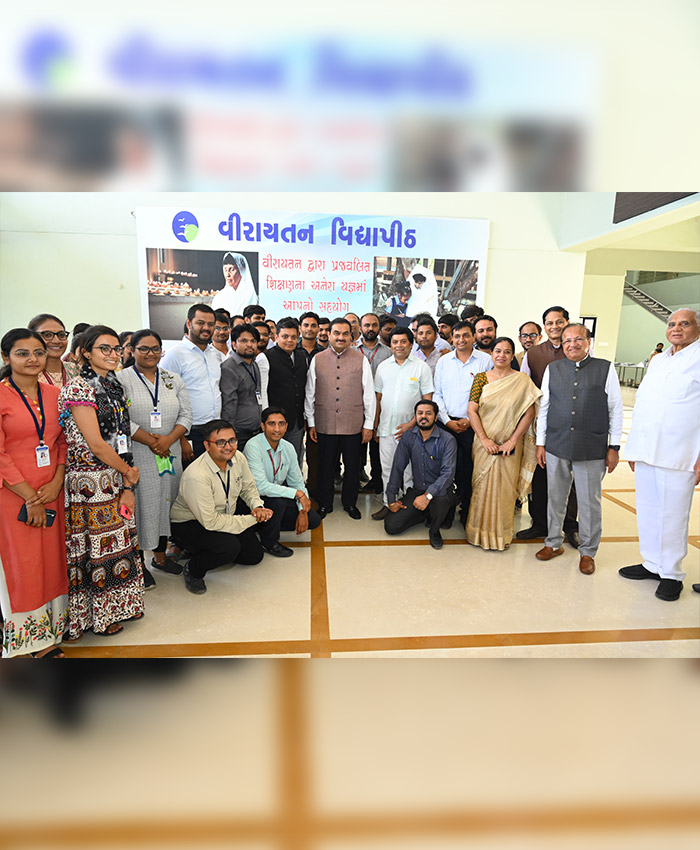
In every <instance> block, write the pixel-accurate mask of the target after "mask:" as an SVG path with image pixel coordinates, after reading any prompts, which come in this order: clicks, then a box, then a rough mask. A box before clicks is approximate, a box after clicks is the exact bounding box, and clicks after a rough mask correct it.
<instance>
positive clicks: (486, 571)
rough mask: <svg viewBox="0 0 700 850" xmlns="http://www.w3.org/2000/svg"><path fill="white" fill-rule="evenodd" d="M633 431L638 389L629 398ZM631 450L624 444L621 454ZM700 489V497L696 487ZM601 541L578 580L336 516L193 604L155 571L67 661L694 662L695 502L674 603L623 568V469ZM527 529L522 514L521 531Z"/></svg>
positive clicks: (559, 567)
mask: <svg viewBox="0 0 700 850" xmlns="http://www.w3.org/2000/svg"><path fill="white" fill-rule="evenodd" d="M624 396H625V402H626V405H627V406H626V408H625V432H626V431H627V430H628V428H629V423H630V419H631V406H630V405H631V404H632V403H633V398H634V394H633V391H630V390H625V391H624ZM623 451H624V447H623ZM699 489H700V488H699ZM604 496H605V498H604V499H603V542H602V544H601V547H600V550H599V552H598V556H597V558H596V572H595V574H594V575H593V576H583V575H581V573H579V571H578V556H577V554H576V552H575V551H574V550H573V549H571V548H570V547H568V546H567V545H565V550H566V551H565V554H564V555H563V556H562V557H560V558H557V559H556V560H555V561H552V562H549V563H541V562H539V561H537V560H536V559H535V557H534V554H535V552H536V551H537V549H538V548H539V547H540V546H541V545H542V544H541V542H540V541H532V542H523V543H517V544H514V545H513V546H511V548H510V550H508V551H506V552H484V551H482V550H481V549H478V548H476V547H473V546H469V545H468V544H466V542H465V541H464V531H463V529H462V528H461V527H459V526H457V524H455V525H454V526H453V528H452V529H451V530H450V531H447V532H445V533H444V538H445V540H446V545H445V546H444V548H443V549H442V550H441V551H439V552H436V551H435V550H433V549H432V548H431V547H430V546H429V544H428V539H427V530H426V529H425V528H423V527H416V528H413V529H411V530H410V531H409V532H407V533H406V534H404V535H402V536H401V537H399V538H390V537H388V536H387V535H386V534H385V533H384V529H383V524H382V523H380V522H374V521H373V520H372V519H371V518H370V514H371V513H372V512H373V511H375V510H376V509H377V508H378V507H379V506H380V502H379V501H378V498H377V497H374V496H361V497H360V500H359V503H358V505H359V507H360V509H361V511H362V520H361V521H355V520H352V519H350V517H348V516H347V514H345V513H344V512H343V511H342V509H341V508H340V506H339V504H338V502H339V499H338V498H336V510H335V511H334V512H333V514H331V515H330V516H328V517H327V518H326V519H325V521H324V522H323V524H322V526H321V528H319V529H318V530H317V531H315V532H313V534H308V533H307V534H305V535H303V536H301V537H300V538H296V537H295V535H294V534H286V535H283V541H284V542H287V543H291V544H292V545H293V546H294V548H295V552H294V556H293V557H292V558H289V559H276V558H273V557H271V556H266V557H265V558H264V560H263V562H262V563H261V564H260V565H259V566H257V567H222V568H220V569H218V570H215V571H213V572H211V573H208V575H207V579H206V581H207V586H208V592H207V593H206V594H205V595H203V596H193V595H191V594H189V593H188V592H187V591H186V590H185V587H184V583H183V580H182V578H181V577H177V576H170V575H165V574H156V578H157V583H158V584H157V587H156V588H155V589H153V590H152V591H150V592H149V593H148V594H147V596H146V603H147V604H146V617H145V618H144V619H143V621H141V622H138V623H129V624H127V626H126V627H125V628H124V631H123V632H122V633H121V634H120V635H118V636H115V637H114V638H101V637H100V638H97V637H92V636H85V637H84V638H83V639H82V640H81V641H80V642H79V643H77V644H74V645H71V646H70V647H68V648H67V653H68V654H69V655H71V656H92V657H100V656H121V657H158V656H169V657H173V656H175V657H177V656H212V657H220V656H243V657H255V656H265V657H275V656H279V657H308V656H311V657H346V658H348V657H360V656H361V657H406V656H408V657H426V656H436V657H474V658H484V657H489V658H492V657H507V658H516V657H518V658H519V657H537V658H543V657H552V658H571V657H577V658H578V657H595V658H602V657H619V658H628V657H664V658H667V657H689V656H697V655H698V654H700V595H698V594H696V593H694V592H693V591H692V590H691V584H692V583H693V582H698V581H700V495H696V497H695V501H694V505H693V513H692V516H691V523H690V534H691V537H690V546H689V550H688V555H687V557H686V561H685V569H686V570H687V572H688V578H687V579H686V586H685V589H684V591H683V594H682V595H681V598H680V600H679V601H678V602H675V603H666V602H662V601H660V600H658V599H656V598H655V597H654V589H655V587H654V585H653V583H651V582H628V581H624V580H623V579H621V578H620V577H619V576H618V574H617V570H618V568H619V567H621V566H624V565H626V564H633V563H638V561H639V549H638V544H637V523H636V516H635V511H634V505H635V496H634V476H633V474H632V472H631V471H630V469H629V467H628V466H627V464H626V463H621V464H620V465H619V467H618V468H617V469H616V470H615V472H614V473H613V474H612V475H610V476H607V477H606V478H605V481H604ZM527 525H529V517H528V515H527V511H526V510H525V511H524V512H523V513H521V514H519V515H517V516H516V530H517V529H518V528H521V527H525V526H527Z"/></svg>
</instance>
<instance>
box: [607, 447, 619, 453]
mask: <svg viewBox="0 0 700 850" xmlns="http://www.w3.org/2000/svg"><path fill="white" fill-rule="evenodd" d="M608 448H609V449H612V450H613V451H614V452H619V451H620V447H619V446H608Z"/></svg>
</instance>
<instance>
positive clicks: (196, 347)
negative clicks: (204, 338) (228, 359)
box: [182, 337, 221, 354]
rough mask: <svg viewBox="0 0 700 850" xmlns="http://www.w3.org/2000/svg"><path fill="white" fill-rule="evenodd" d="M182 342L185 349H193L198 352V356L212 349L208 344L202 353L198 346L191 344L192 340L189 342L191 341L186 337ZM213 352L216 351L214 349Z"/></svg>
mask: <svg viewBox="0 0 700 850" xmlns="http://www.w3.org/2000/svg"><path fill="white" fill-rule="evenodd" d="M182 341H183V343H184V344H185V345H186V346H187V348H189V349H194V350H195V351H199V353H200V354H206V353H207V351H208V350H209V349H210V348H211V347H212V346H211V343H210V344H209V345H207V347H206V348H205V349H204V351H202V349H201V348H200V347H199V346H198V345H195V344H194V343H193V342H192V340H191V339H189V338H188V337H185V338H184V339H183V340H182ZM215 350H216V349H215ZM220 353H221V352H219V354H220Z"/></svg>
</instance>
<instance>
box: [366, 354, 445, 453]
mask: <svg viewBox="0 0 700 850" xmlns="http://www.w3.org/2000/svg"><path fill="white" fill-rule="evenodd" d="M374 389H375V391H376V392H378V393H381V396H382V400H381V413H380V414H379V425H378V428H377V436H379V437H391V436H393V435H394V434H395V433H396V429H397V428H398V427H399V425H404V424H405V423H406V422H410V421H411V419H413V408H414V407H415V406H416V402H417V401H420V400H421V399H422V398H423V397H424V396H426V395H429V394H430V393H432V392H433V391H434V389H435V387H434V386H433V376H432V374H431V372H430V367H429V366H428V364H427V363H426V362H425V361H424V360H419V359H418V358H417V357H414V356H413V355H412V354H409V355H408V357H407V358H406V360H404V362H403V363H401V364H399V363H397V362H396V357H394V356H393V355H392V356H391V357H390V358H389V359H388V360H385V361H384V362H383V363H380V364H379V368H378V369H377V374H376V375H375V377H374Z"/></svg>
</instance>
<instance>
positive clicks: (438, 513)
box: [384, 399, 457, 549]
mask: <svg viewBox="0 0 700 850" xmlns="http://www.w3.org/2000/svg"><path fill="white" fill-rule="evenodd" d="M414 412H415V416H416V425H415V427H414V428H411V429H410V430H409V431H406V433H405V434H404V435H403V437H401V440H400V441H399V445H398V448H397V449H396V454H395V455H394V462H393V464H392V467H391V475H390V477H389V483H388V484H387V498H388V500H389V510H390V511H391V513H390V514H389V516H388V517H387V518H386V519H385V520H384V530H385V531H386V533H387V534H401V532H402V531H405V530H406V529H407V528H410V527H411V526H412V525H418V524H419V523H421V522H424V521H426V520H427V521H428V523H429V526H430V545H431V546H432V547H433V549H441V548H442V535H441V534H440V527H441V526H442V524H443V523H444V522H445V518H446V517H447V514H448V513H449V511H450V510H452V509H454V506H455V503H456V501H457V496H456V495H455V492H454V486H453V485H454V477H455V468H456V465H457V442H456V440H455V438H454V437H453V436H452V434H450V433H448V432H447V431H445V430H444V429H443V428H438V427H437V417H438V406H437V404H436V403H435V402H434V401H429V400H427V399H423V401H419V402H417V403H416V406H415V408H414ZM409 463H410V464H411V466H412V468H413V487H409V489H408V490H407V491H406V493H405V494H404V496H403V498H401V499H397V493H398V491H399V487H400V486H401V483H402V481H403V474H404V470H405V469H406V466H407V465H408V464H409Z"/></svg>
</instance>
